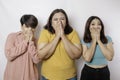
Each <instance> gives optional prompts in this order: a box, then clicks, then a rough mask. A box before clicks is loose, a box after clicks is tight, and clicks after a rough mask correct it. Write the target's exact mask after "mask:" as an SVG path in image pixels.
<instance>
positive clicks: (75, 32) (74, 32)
mask: <svg viewBox="0 0 120 80" xmlns="http://www.w3.org/2000/svg"><path fill="white" fill-rule="evenodd" d="M76 34H78V33H77V31H76V30H74V29H73V30H72V32H71V33H70V34H69V35H76Z"/></svg>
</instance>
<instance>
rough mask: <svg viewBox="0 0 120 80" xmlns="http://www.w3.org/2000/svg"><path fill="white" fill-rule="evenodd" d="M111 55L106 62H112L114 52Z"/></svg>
mask: <svg viewBox="0 0 120 80" xmlns="http://www.w3.org/2000/svg"><path fill="white" fill-rule="evenodd" d="M111 54H112V55H110V56H109V57H108V58H107V60H108V61H112V60H113V56H114V52H113V53H111Z"/></svg>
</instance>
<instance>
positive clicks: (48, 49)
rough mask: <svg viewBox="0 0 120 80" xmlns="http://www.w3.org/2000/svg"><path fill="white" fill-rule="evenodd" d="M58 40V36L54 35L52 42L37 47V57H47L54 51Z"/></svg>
mask: <svg viewBox="0 0 120 80" xmlns="http://www.w3.org/2000/svg"><path fill="white" fill-rule="evenodd" d="M58 42H59V37H55V38H54V40H53V41H52V42H50V43H48V44H47V45H46V46H45V47H43V48H41V49H39V51H38V55H39V58H40V59H47V58H49V57H50V56H51V55H52V54H53V53H54V50H55V48H56V46H57V44H58Z"/></svg>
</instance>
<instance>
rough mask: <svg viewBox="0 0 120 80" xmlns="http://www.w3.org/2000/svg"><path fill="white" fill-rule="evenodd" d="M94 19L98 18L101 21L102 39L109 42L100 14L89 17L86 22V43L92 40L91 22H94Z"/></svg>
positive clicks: (84, 38)
mask: <svg viewBox="0 0 120 80" xmlns="http://www.w3.org/2000/svg"><path fill="white" fill-rule="evenodd" d="M94 19H98V20H99V21H100V25H101V27H102V28H101V31H100V40H101V41H102V43H107V42H108V40H107V38H106V37H105V33H104V25H103V22H102V20H101V19H100V18H99V17H98V16H91V17H89V18H88V20H87V22H86V25H85V32H84V37H83V40H84V41H85V42H86V43H90V42H91V41H92V38H91V33H90V30H89V28H90V24H91V22H92V20H94Z"/></svg>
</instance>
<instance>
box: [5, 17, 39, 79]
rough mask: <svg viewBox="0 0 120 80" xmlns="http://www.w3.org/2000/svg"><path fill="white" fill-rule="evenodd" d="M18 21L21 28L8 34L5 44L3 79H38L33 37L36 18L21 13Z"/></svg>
mask: <svg viewBox="0 0 120 80" xmlns="http://www.w3.org/2000/svg"><path fill="white" fill-rule="evenodd" d="M20 22H21V29H22V30H21V31H19V32H16V33H11V34H9V35H8V37H7V41H6V44H5V55H6V58H7V65H6V69H5V73H4V80H38V70H37V67H36V64H35V63H38V62H39V61H40V60H39V58H38V57H37V50H36V45H35V38H34V30H35V28H36V26H37V24H38V20H37V18H36V17H35V16H33V15H23V16H22V17H21V20H20Z"/></svg>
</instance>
